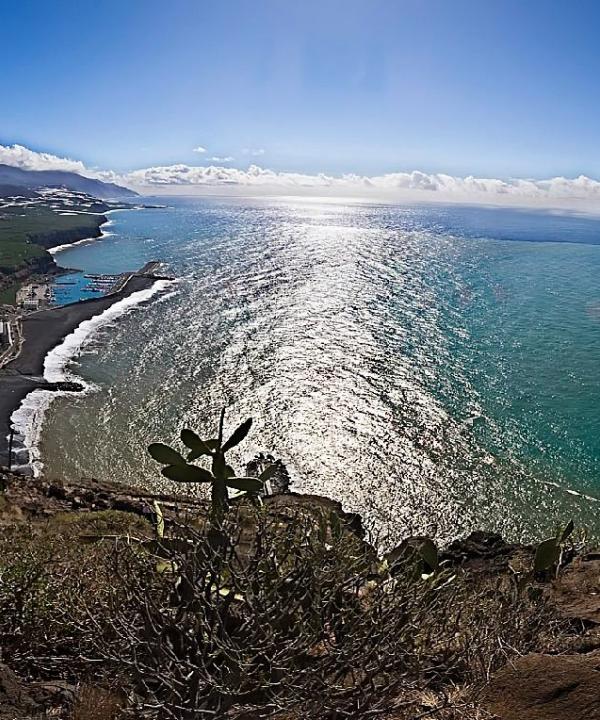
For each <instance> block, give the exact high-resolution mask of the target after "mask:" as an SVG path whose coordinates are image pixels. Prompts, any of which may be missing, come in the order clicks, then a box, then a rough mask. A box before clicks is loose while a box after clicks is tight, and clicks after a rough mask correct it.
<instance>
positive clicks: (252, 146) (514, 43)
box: [0, 0, 600, 178]
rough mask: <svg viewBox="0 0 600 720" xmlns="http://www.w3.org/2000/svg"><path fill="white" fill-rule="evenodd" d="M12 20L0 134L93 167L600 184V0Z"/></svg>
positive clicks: (279, 5)
mask: <svg viewBox="0 0 600 720" xmlns="http://www.w3.org/2000/svg"><path fill="white" fill-rule="evenodd" d="M0 27H1V28H2V32H1V34H2V44H1V45H0V67H1V68H2V85H1V88H2V89H1V91H0V143H2V144H5V145H6V144H12V143H19V144H23V145H26V146H28V147H31V148H34V149H36V150H45V151H49V152H52V153H55V154H58V155H61V156H69V157H75V158H77V159H81V160H83V161H84V162H85V163H86V165H88V166H99V167H103V168H111V169H114V170H117V171H125V170H131V169H135V168H145V167H149V166H153V165H170V164H172V163H185V164H190V165H194V164H199V163H200V162H206V158H208V157H212V156H218V157H224V156H232V157H234V158H235V160H234V161H229V162H228V163H225V164H228V165H231V166H234V167H241V168H244V167H247V166H248V164H249V162H257V163H258V164H260V165H263V166H265V167H269V168H271V169H273V170H281V171H283V170H285V171H293V172H303V173H316V172H321V171H323V172H328V173H336V174H337V173H347V172H355V173H359V174H364V175H374V174H381V173H387V172H394V171H410V170H414V169H419V170H422V171H424V172H428V173H429V172H446V173H449V174H452V175H468V174H474V175H478V176H484V177H500V178H505V177H514V176H518V177H537V178H540V177H550V176H554V175H566V176H569V177H572V176H576V175H579V174H581V173H584V174H587V175H590V176H592V177H600V93H598V91H597V83H598V78H600V51H599V50H598V38H597V29H598V27H600V3H597V2H586V1H585V0H580V1H578V2H576V3H573V2H567V1H566V0H565V1H560V0H546V2H537V1H536V0H527V1H523V0H519V1H517V0H344V1H343V2H342V1H340V2H338V1H337V0H318V1H314V0H301V1H299V0H298V1H297V0H214V1H212V0H189V1H188V0H170V1H169V2H166V1H165V0H119V1H118V2H116V1H113V0H76V1H75V0H53V1H52V2H43V1H42V0H1V2H0ZM197 146H202V147H204V148H206V149H207V153H204V154H203V155H204V157H202V154H200V153H194V152H193V151H192V149H193V148H194V147H197ZM244 149H246V150H264V154H262V155H256V156H252V155H251V154H250V153H248V152H246V153H244V152H243V150H244Z"/></svg>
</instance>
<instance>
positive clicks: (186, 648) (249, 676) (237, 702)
mask: <svg viewBox="0 0 600 720" xmlns="http://www.w3.org/2000/svg"><path fill="white" fill-rule="evenodd" d="M247 512H248V511H246V515H245V516H244V518H239V517H237V516H236V515H235V513H232V514H231V515H230V517H229V518H228V520H227V523H226V527H225V528H223V531H222V532H221V533H214V532H212V533H211V532H210V531H208V530H206V529H204V530H203V529H198V528H193V527H191V526H190V525H189V524H188V525H182V526H180V527H178V528H177V529H176V534H175V537H173V538H170V539H169V538H167V539H165V540H164V541H162V542H161V543H159V544H157V546H156V547H155V548H154V552H155V553H156V554H157V555H159V556H160V560H159V562H158V567H159V568H160V571H161V572H160V573H159V574H158V575H157V572H156V569H155V565H154V564H155V562H156V557H154V558H153V560H152V565H150V563H148V557H147V556H143V557H142V556H140V553H139V552H138V550H137V549H135V548H132V547H131V546H128V545H121V546H120V547H119V549H118V551H117V553H116V555H115V556H114V559H115V567H114V577H115V578H116V580H117V583H118V585H119V586H120V587H122V588H126V592H125V595H126V599H125V601H123V600H122V599H121V600H120V601H119V604H118V605H117V604H115V603H112V604H111V606H110V609H109V611H108V612H107V613H105V614H104V615H103V616H101V617H97V618H95V630H94V637H95V638H96V640H97V642H96V651H97V655H98V657H99V658H102V659H103V660H104V661H105V662H106V663H107V667H110V668H113V669H114V671H115V672H117V673H120V674H124V675H126V676H127V678H128V681H129V683H130V686H131V687H132V688H133V689H134V691H135V693H136V697H137V705H136V707H135V710H134V716H135V717H148V718H172V719H173V720H190V719H191V718H194V720H201V719H202V718H240V719H241V718H259V717H266V716H277V717H295V716H298V717H302V718H308V719H311V718H314V719H315V720H317V719H319V720H326V719H327V718H332V719H334V718H335V719H338V718H359V717H371V716H374V715H378V714H381V713H382V712H384V711H385V710H388V709H390V707H392V705H393V703H396V704H397V706H398V709H399V710H400V708H402V707H404V706H407V705H411V706H412V712H413V713H414V712H415V708H416V707H419V701H418V698H419V697H423V693H424V692H425V691H427V692H428V693H429V697H439V698H440V706H442V705H443V706H444V707H445V708H446V709H448V708H450V706H451V705H454V706H456V703H455V702H454V701H452V703H451V702H450V701H449V700H448V699H447V698H448V697H449V696H450V694H451V693H454V691H455V688H456V687H459V686H463V687H464V686H466V685H469V686H471V685H472V686H473V687H477V686H478V685H482V684H483V683H484V682H485V679H486V678H487V676H488V675H489V673H490V672H491V671H493V670H494V669H495V668H496V667H498V666H499V665H501V664H503V663H504V662H505V660H506V657H507V656H508V655H510V654H511V653H514V652H517V651H526V650H528V649H529V648H531V647H534V646H535V644H536V642H537V641H538V639H539V631H540V625H541V623H542V622H543V619H544V616H543V612H542V611H541V610H540V608H539V607H537V606H534V605H531V604H530V603H529V602H528V601H527V600H526V599H525V598H523V597H521V596H520V595H518V594H517V593H516V590H515V587H514V586H513V585H512V584H511V583H510V582H508V581H506V582H499V583H498V584H497V585H495V586H493V587H490V586H489V585H487V584H484V585H482V586H478V584H477V582H474V581H472V579H469V578H468V577H467V576H466V575H464V574H462V573H460V572H458V573H456V572H455V573H453V572H451V571H449V570H441V571H440V572H439V573H437V574H436V575H435V576H432V577H429V578H425V579H424V578H422V577H421V572H420V571H421V569H422V568H421V567H420V560H419V559H418V558H417V557H416V556H410V557H406V558H404V560H403V561H402V562H401V563H398V564H397V565H396V566H395V567H394V568H393V571H392V572H391V573H390V572H389V571H388V570H387V569H385V568H383V567H382V566H381V564H380V563H379V562H378V561H377V558H376V557H375V555H374V553H373V550H372V548H370V547H369V546H368V545H366V544H365V543H363V542H362V541H361V540H359V539H358V538H357V537H356V536H355V535H354V534H353V533H351V532H349V531H348V530H346V529H343V528H340V527H338V525H339V520H337V521H336V522H334V523H332V519H331V517H329V518H322V519H321V521H319V522H315V517H314V515H313V516H312V517H307V516H305V515H302V514H298V515H296V516H291V517H290V516H288V517H286V518H285V520H284V521H282V519H281V518H277V517H275V518H273V517H269V516H267V515H265V514H262V513H260V512H258V511H257V512H256V514H255V516H254V517H253V520H252V522H251V523H249V522H248V514H247ZM240 528H242V530H240ZM159 546H160V547H159ZM140 563H142V564H144V566H145V570H143V571H141V569H140ZM157 580H158V582H157ZM444 698H445V699H444ZM461 705H466V701H465V700H464V699H462V700H461ZM434 709H435V706H434ZM430 710H431V708H430ZM407 717H408V716H407ZM440 717H441V716H440ZM447 717H451V716H450V715H447Z"/></svg>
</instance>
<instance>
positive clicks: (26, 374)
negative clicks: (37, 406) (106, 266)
mask: <svg viewBox="0 0 600 720" xmlns="http://www.w3.org/2000/svg"><path fill="white" fill-rule="evenodd" d="M147 267H148V265H146V266H144V267H143V268H141V269H140V270H139V271H137V272H134V273H131V274H130V275H129V277H128V278H127V280H126V281H125V283H124V285H123V286H122V287H121V288H120V289H118V290H116V291H115V292H113V293H110V294H108V295H104V296H102V297H99V298H90V299H87V300H82V301H80V302H77V303H72V304H70V305H63V306H61V307H55V308H48V309H45V310H40V311H38V312H35V313H32V314H31V315H28V316H25V317H24V318H23V325H22V327H23V343H22V347H21V350H20V352H19V354H18V355H17V357H16V358H14V359H13V360H11V362H9V363H8V364H7V365H6V366H5V367H4V368H2V369H1V370H0V464H3V465H6V464H7V462H6V461H7V460H8V449H9V447H8V446H9V440H8V437H9V434H10V430H11V428H12V427H13V422H12V417H13V414H14V413H15V412H16V411H17V410H19V408H20V407H21V406H22V403H23V401H24V400H25V398H26V397H27V396H28V395H29V394H30V393H32V392H34V391H36V390H45V391H52V392H56V391H65V390H67V391H70V392H73V391H81V390H83V389H84V386H83V385H81V384H75V383H71V384H70V386H69V383H68V382H65V381H59V382H51V381H50V380H49V379H48V378H46V377H45V370H46V368H45V362H46V359H47V357H48V355H49V354H50V353H51V352H52V351H53V350H55V349H56V348H57V347H59V346H60V345H61V344H62V343H63V342H64V340H65V339H66V338H67V337H68V336H69V335H71V334H73V333H75V331H76V330H77V329H78V328H79V327H80V326H81V325H82V324H83V323H86V322H88V321H91V320H93V319H94V318H97V317H99V316H101V315H102V314H103V313H104V312H106V311H107V310H109V309H110V308H111V307H113V306H114V305H116V304H117V303H119V302H120V301H122V300H125V299H127V298H130V297H131V296H132V295H134V294H135V293H138V292H140V293H142V294H145V293H146V292H147V291H149V290H151V289H152V288H153V287H154V286H155V285H158V283H160V282H161V281H165V280H169V278H164V277H160V276H156V275H153V274H152V273H151V272H150V271H148V270H147ZM158 289H159V290H160V289H161V287H160V286H158ZM144 299H145V297H143V298H140V302H143V301H144ZM75 385H77V387H76V386H75ZM19 449H20V448H19ZM15 450H17V448H16V447H15ZM14 464H16V465H22V464H25V463H21V462H20V461H16V462H15V463H14Z"/></svg>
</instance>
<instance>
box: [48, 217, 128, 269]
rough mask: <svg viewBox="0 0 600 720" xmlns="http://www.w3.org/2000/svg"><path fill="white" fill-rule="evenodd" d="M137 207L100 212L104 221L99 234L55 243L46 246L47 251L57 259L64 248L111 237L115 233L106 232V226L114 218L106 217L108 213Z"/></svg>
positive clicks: (111, 222) (107, 226) (108, 225)
mask: <svg viewBox="0 0 600 720" xmlns="http://www.w3.org/2000/svg"><path fill="white" fill-rule="evenodd" d="M136 209H137V208H136V207H122V208H114V210H106V211H105V212H103V213H101V214H100V217H102V218H104V219H103V221H102V222H101V223H100V224H99V226H98V234H97V235H89V236H88V237H84V238H81V239H79V240H73V241H70V242H66V243H63V244H62V245H54V246H53V247H49V248H46V249H47V251H48V252H49V253H50V255H52V257H53V258H54V260H55V261H56V255H58V254H59V253H61V252H62V251H63V250H68V249H69V248H72V247H76V246H77V245H87V244H88V243H93V242H96V241H98V240H103V239H104V238H106V237H110V236H111V235H112V234H113V233H110V232H106V230H105V228H109V227H110V226H111V225H112V224H113V222H114V221H113V220H111V219H110V218H109V217H106V216H107V215H111V214H112V213H116V212H126V211H127V210H136Z"/></svg>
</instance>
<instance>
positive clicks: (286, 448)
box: [17, 198, 600, 543]
mask: <svg viewBox="0 0 600 720" xmlns="http://www.w3.org/2000/svg"><path fill="white" fill-rule="evenodd" d="M144 200H146V199H144ZM148 201H149V202H154V203H156V202H162V203H166V202H168V207H164V208H154V209H143V210H131V211H127V212H118V213H114V214H112V215H111V223H110V228H109V229H108V230H109V232H107V233H106V235H105V236H104V237H103V238H102V239H100V240H97V241H95V242H90V243H83V244H78V245H74V246H71V247H66V248H63V249H61V250H60V251H59V252H58V253H57V255H56V259H57V261H58V262H59V263H60V264H61V265H63V266H67V267H75V268H79V269H81V270H82V271H83V272H86V273H106V274H112V273H119V272H122V271H125V270H132V269H136V268H138V267H140V266H142V265H143V264H144V263H145V262H146V261H148V260H152V259H161V260H163V261H164V263H165V267H166V272H169V273H171V274H173V275H174V276H176V278H177V280H176V281H175V282H173V283H168V282H163V283H161V284H160V285H157V286H156V287H155V288H153V289H152V290H151V291H148V292H146V293H143V294H142V295H140V296H137V297H132V298H130V299H128V300H127V301H123V302H122V303H119V304H117V305H116V306H113V308H111V309H110V310H109V311H107V313H106V314H105V315H103V316H100V317H98V318H96V319H94V320H93V321H91V322H90V323H89V324H88V325H87V326H85V327H83V328H81V329H80V331H78V333H76V334H75V335H74V336H71V337H70V338H67V340H66V341H65V343H64V344H63V345H62V346H60V347H59V348H57V349H56V350H55V351H53V353H51V356H50V357H49V358H48V361H47V375H48V376H52V377H53V378H54V379H55V378H57V377H64V376H65V375H66V376H68V377H76V378H78V379H81V380H83V381H84V383H85V384H86V388H87V390H86V392H85V393H83V394H79V395H78V394H69V393H66V394H63V395H59V396H52V397H50V396H49V395H48V394H47V393H36V394H34V395H30V396H29V398H28V399H27V401H26V403H25V405H26V407H25V408H24V409H21V410H20V411H18V412H17V420H18V424H19V425H20V427H21V429H22V430H26V435H27V439H28V442H29V444H30V445H32V446H35V447H34V454H35V455H36V457H37V458H38V463H37V465H38V469H40V468H41V467H42V466H43V472H44V473H45V474H46V475H47V476H48V477H54V476H65V477H96V478H101V479H112V480H116V481H119V482H124V483H134V484H137V485H140V484H144V485H149V486H151V487H156V488H160V487H163V486H164V481H163V480H162V479H161V476H160V474H159V473H158V469H159V468H158V467H157V466H156V465H155V463H154V462H153V461H152V460H151V459H150V458H149V457H148V456H147V454H146V452H145V448H146V446H147V445H148V443H150V442H152V441H164V442H174V443H176V442H177V437H178V435H179V431H180V430H181V428H182V427H183V426H187V427H191V428H193V429H195V430H197V431H198V432H200V433H201V434H202V433H209V434H212V433H214V427H215V423H216V421H217V417H218V412H219V409H220V408H221V407H222V406H226V407H227V418H226V425H227V427H229V428H233V427H234V426H235V425H236V423H237V422H239V421H240V420H242V419H245V418H246V417H249V416H251V417H253V418H254V426H253V429H252V432H251V434H250V436H249V438H248V439H247V441H245V442H244V443H243V445H241V446H240V447H239V448H238V449H237V451H236V453H234V455H233V460H234V461H235V464H237V465H243V464H244V463H245V462H246V461H247V460H249V459H251V458H252V457H253V455H254V454H255V453H257V452H259V451H267V452H271V453H272V454H273V455H275V456H277V457H280V458H281V459H282V460H283V461H284V463H285V464H286V466H287V468H288V470H289V472H290V474H291V477H292V489H293V490H294V491H297V492H307V493H318V494H323V495H327V496H329V497H331V498H334V499H337V500H340V501H341V502H342V503H343V506H344V508H345V509H347V510H349V511H356V512H360V513H361V514H362V515H363V517H364V518H365V522H366V523H367V525H368V527H369V528H370V529H372V530H373V532H374V533H376V534H378V535H379V536H380V537H381V538H382V539H383V540H385V538H387V541H388V542H390V543H393V542H394V541H396V540H398V539H399V538H400V537H402V536H405V535H407V534H412V533H420V532H428V533H433V534H435V535H436V536H437V537H438V538H439V539H440V540H441V541H447V540H449V539H451V538H454V537H456V536H457V535H461V534H464V533H466V532H468V531H469V530H471V529H473V528H484V529H488V530H495V531H498V532H502V533H503V534H504V535H505V536H507V537H510V538H514V539H520V540H528V539H539V538H540V537H542V536H544V535H545V534H547V533H549V532H550V533H551V532H554V530H555V528H556V527H557V525H560V524H561V523H563V524H564V523H565V522H567V521H568V520H569V519H570V518H571V517H572V518H573V519H574V521H575V523H576V524H577V525H578V526H579V527H582V526H585V527H586V528H588V529H589V530H590V532H592V533H595V534H600V533H599V531H600V506H599V505H598V501H597V500H596V498H600V372H599V370H598V368H599V367H600V363H599V361H600V281H599V279H600V218H595V217H591V216H581V215H575V214H565V213H562V214H557V213H550V212H545V211H530V210H527V211H524V210H512V209H493V208H483V207H461V206H435V205H421V206H417V205H415V206H395V205H376V204H366V203H359V202H348V201H343V200H317V199H252V200H250V199H224V198H210V199H208V198H207V199H184V198H177V199H172V198H169V199H168V200H165V199H164V198H161V199H156V198H154V199H148ZM69 287H71V286H69ZM72 287H76V286H72ZM77 287H78V286H77Z"/></svg>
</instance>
